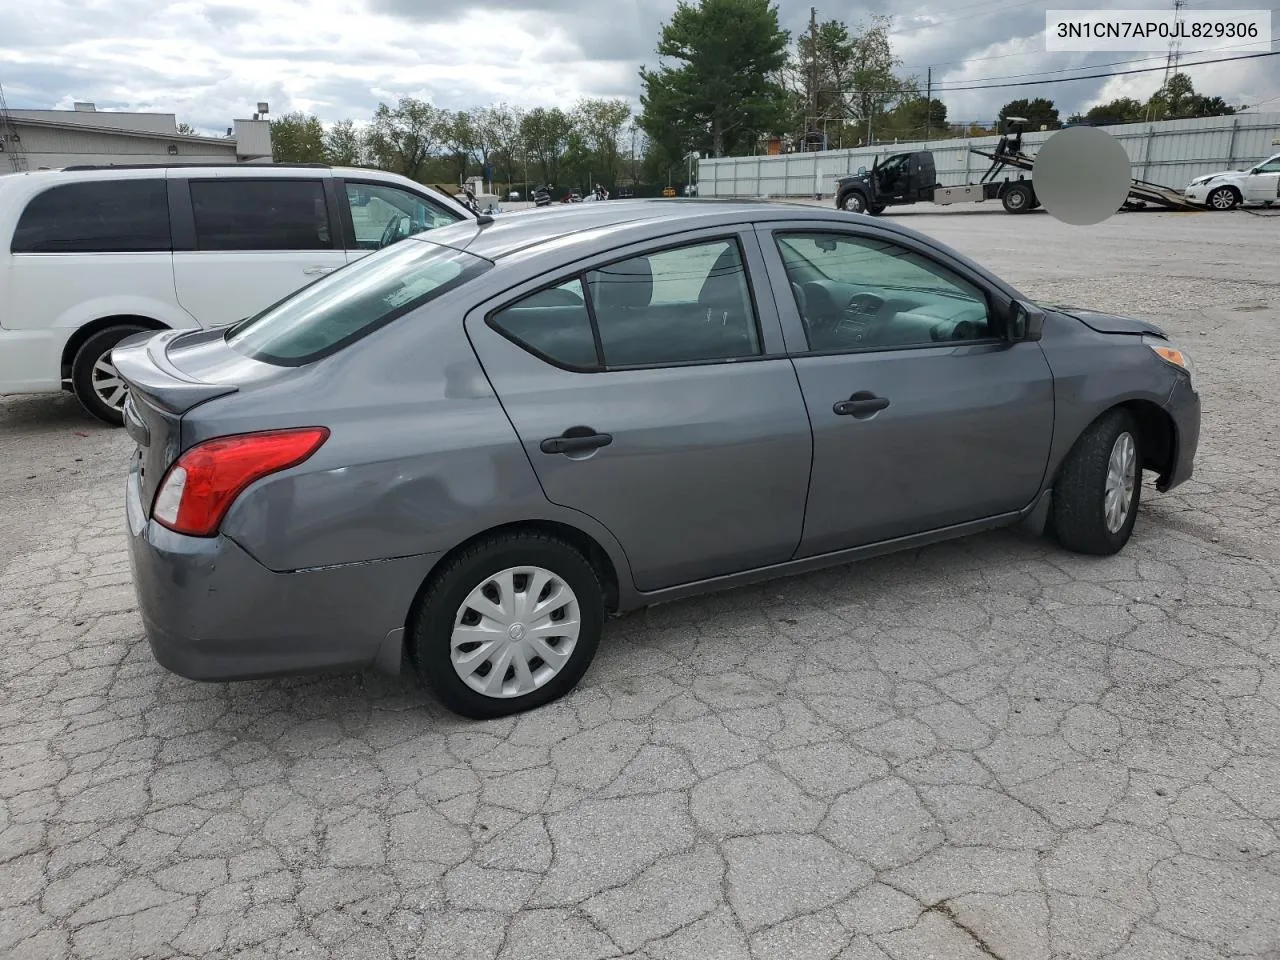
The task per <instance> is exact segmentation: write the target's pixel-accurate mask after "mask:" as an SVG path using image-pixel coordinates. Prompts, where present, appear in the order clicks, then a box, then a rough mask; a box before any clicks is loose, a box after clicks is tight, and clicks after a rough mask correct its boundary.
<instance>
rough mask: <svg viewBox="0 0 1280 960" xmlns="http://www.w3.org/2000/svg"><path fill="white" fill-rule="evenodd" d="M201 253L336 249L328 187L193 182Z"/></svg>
mask: <svg viewBox="0 0 1280 960" xmlns="http://www.w3.org/2000/svg"><path fill="white" fill-rule="evenodd" d="M191 207H192V211H193V212H194V214H195V220H196V249H197V250H331V249H333V235H332V232H331V230H330V225H329V211H328V210H327V209H326V207H325V202H324V184H323V183H321V181H320V180H319V179H308V180H283V179H271V180H242V179H240V178H238V177H237V178H227V179H225V180H192V181H191Z"/></svg>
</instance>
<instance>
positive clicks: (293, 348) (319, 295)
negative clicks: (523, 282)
mask: <svg viewBox="0 0 1280 960" xmlns="http://www.w3.org/2000/svg"><path fill="white" fill-rule="evenodd" d="M492 266H493V264H492V263H491V262H490V261H488V260H484V259H482V258H480V257H477V256H474V255H473V254H470V253H466V252H465V251H462V250H455V249H453V248H452V247H443V246H440V245H439V244H436V243H428V242H426V241H423V240H418V239H409V240H406V241H405V242H403V243H397V244H396V245H395V246H393V247H388V248H387V249H385V250H382V251H379V252H378V253H372V254H369V255H368V256H366V257H362V258H361V259H359V260H357V261H356V262H355V263H353V264H351V265H350V266H347V267H343V268H342V269H341V270H338V271H337V272H335V273H331V274H330V275H329V276H327V277H325V278H324V279H322V280H318V281H316V282H315V283H313V284H310V285H309V286H306V287H303V288H302V289H301V290H299V291H298V292H297V293H295V294H293V295H292V296H290V297H287V298H286V299H284V300H282V301H280V302H279V303H277V304H275V305H274V306H272V307H268V308H267V309H266V310H264V311H263V312H262V313H260V314H258V315H257V316H256V317H251V318H250V319H248V320H245V321H242V322H241V323H238V324H236V325H234V326H233V327H231V329H229V330H228V331H227V343H228V344H229V345H230V346H231V347H232V348H233V349H234V350H236V351H238V352H240V353H242V354H244V355H245V356H247V357H250V358H252V359H254V360H261V361H263V362H264V363H274V364H277V365H279V366H301V365H302V364H304V363H311V362H312V361H315V360H319V359H320V358H322V357H326V356H328V355H329V354H332V353H336V352H337V351H339V350H341V349H342V348H343V347H345V346H347V345H348V344H350V343H353V342H354V341H356V340H358V339H360V338H361V337H363V336H365V335H366V334H369V333H371V332H373V331H374V330H376V329H378V328H379V327H381V326H384V325H385V324H388V323H390V322H391V321H392V320H395V319H396V318H397V317H401V316H403V315H404V314H406V313H408V312H409V311H410V310H414V309H416V308H418V307H420V306H422V305H423V304H424V303H427V302H428V301H430V300H434V299H435V298H436V297H438V296H440V295H441V294H443V293H445V292H447V291H449V290H452V289H453V288H454V287H458V286H461V285H462V284H464V283H466V282H468V281H469V280H472V279H474V278H475V277H478V276H480V275H481V274H483V273H485V272H486V271H487V270H489V269H490V268H491V267H492Z"/></svg>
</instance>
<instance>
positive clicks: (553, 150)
mask: <svg viewBox="0 0 1280 960" xmlns="http://www.w3.org/2000/svg"><path fill="white" fill-rule="evenodd" d="M573 132H574V131H573V121H572V120H571V119H570V118H569V115H568V114H566V113H565V112H564V111H563V110H561V109H559V108H558V107H553V108H551V109H550V110H548V109H547V108H545V107H536V108H535V109H533V110H530V111H529V112H528V113H527V114H525V115H524V117H523V118H522V119H521V121H520V138H521V140H522V141H523V143H524V145H525V147H526V148H527V150H528V151H529V159H530V160H532V161H533V163H534V164H535V166H536V168H537V170H538V175H539V177H540V178H541V180H542V182H543V183H550V184H554V183H556V181H557V180H559V178H560V176H561V173H562V172H563V169H564V159H565V154H566V153H567V152H568V150H569V138H570V136H571V135H572V134H573Z"/></svg>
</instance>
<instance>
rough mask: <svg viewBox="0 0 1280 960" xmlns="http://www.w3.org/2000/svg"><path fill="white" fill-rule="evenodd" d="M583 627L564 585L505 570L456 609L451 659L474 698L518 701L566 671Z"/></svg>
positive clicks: (539, 573)
mask: <svg viewBox="0 0 1280 960" xmlns="http://www.w3.org/2000/svg"><path fill="white" fill-rule="evenodd" d="M581 626H582V616H581V612H580V611H579V609H578V598H577V596H576V595H575V594H574V592H573V590H571V589H570V588H569V585H568V584H567V583H565V582H564V581H563V580H562V579H560V578H559V577H557V576H556V575H555V574H554V573H552V572H551V571H549V570H544V569H542V567H509V568H508V569H506V570H503V571H502V572H501V573H496V574H494V575H493V576H491V577H488V578H487V579H486V580H485V581H484V582H483V583H481V584H480V585H479V586H478V587H476V588H475V589H474V590H472V591H471V593H469V594H468V595H467V599H466V600H464V601H463V602H462V606H461V607H459V608H458V613H457V616H456V617H454V621H453V636H452V638H451V639H450V644H449V658H450V660H451V662H452V663H453V669H454V670H455V671H456V672H457V674H458V676H459V677H460V678H461V679H462V682H463V683H465V684H466V685H467V686H468V687H470V688H471V689H472V690H474V691H476V692H477V693H480V694H483V695H484V696H486V697H496V698H500V699H505V698H508V697H520V696H524V695H525V694H526V693H532V692H533V691H534V690H537V689H538V688H539V687H542V686H543V685H545V684H546V683H547V682H548V681H550V680H551V679H552V678H553V677H554V676H556V674H558V673H559V672H560V671H561V670H563V669H564V667H565V664H567V663H568V662H569V660H570V659H571V658H572V656H573V650H574V647H575V646H577V643H578V631H579V630H580V629H581Z"/></svg>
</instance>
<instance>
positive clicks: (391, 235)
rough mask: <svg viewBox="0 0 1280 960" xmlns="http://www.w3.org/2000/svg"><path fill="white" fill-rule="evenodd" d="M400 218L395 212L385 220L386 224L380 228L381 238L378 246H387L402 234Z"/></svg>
mask: <svg viewBox="0 0 1280 960" xmlns="http://www.w3.org/2000/svg"><path fill="white" fill-rule="evenodd" d="M401 220H402V218H401V217H400V216H399V215H398V214H397V215H396V216H394V217H392V218H391V219H390V220H388V221H387V225H386V226H385V227H384V228H383V230H382V240H381V242H380V244H379V245H380V246H383V247H389V246H391V244H393V243H395V242H396V241H397V240H399V239H400V238H401V236H402V234H401V231H400V222H401Z"/></svg>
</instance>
